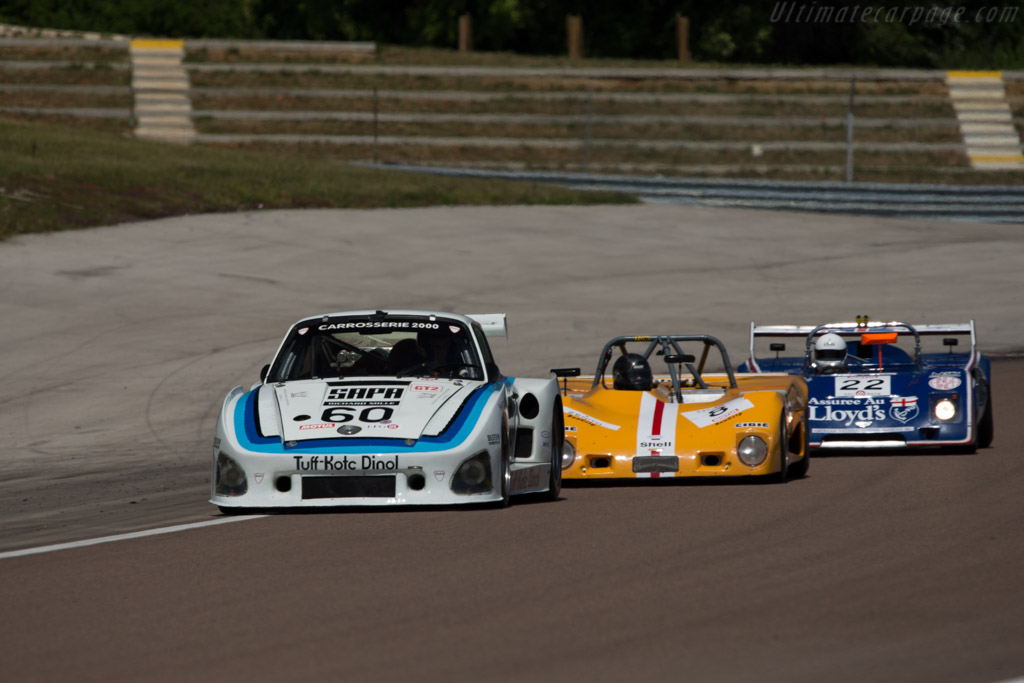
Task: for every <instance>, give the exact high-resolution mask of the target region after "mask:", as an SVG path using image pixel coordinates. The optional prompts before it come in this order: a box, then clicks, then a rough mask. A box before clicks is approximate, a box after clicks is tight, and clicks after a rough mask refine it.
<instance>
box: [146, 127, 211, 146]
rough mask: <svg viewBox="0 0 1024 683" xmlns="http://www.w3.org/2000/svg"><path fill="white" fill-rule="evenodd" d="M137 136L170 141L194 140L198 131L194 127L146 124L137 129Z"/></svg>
mask: <svg viewBox="0 0 1024 683" xmlns="http://www.w3.org/2000/svg"><path fill="white" fill-rule="evenodd" d="M135 137H137V138H148V139H151V140H167V141H170V142H193V141H194V140H195V138H196V132H195V131H194V130H192V129H186V128H175V127H170V126H145V127H139V128H136V129H135Z"/></svg>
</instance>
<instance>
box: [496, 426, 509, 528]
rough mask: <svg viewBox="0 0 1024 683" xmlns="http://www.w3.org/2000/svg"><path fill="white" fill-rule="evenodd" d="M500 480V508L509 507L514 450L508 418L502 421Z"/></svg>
mask: <svg viewBox="0 0 1024 683" xmlns="http://www.w3.org/2000/svg"><path fill="white" fill-rule="evenodd" d="M498 479H499V482H498V485H499V487H500V491H501V500H500V501H498V507H503V508H504V507H508V504H509V501H510V500H511V499H512V448H511V446H510V445H509V433H508V417H505V418H503V419H502V421H501V471H500V473H499V474H498Z"/></svg>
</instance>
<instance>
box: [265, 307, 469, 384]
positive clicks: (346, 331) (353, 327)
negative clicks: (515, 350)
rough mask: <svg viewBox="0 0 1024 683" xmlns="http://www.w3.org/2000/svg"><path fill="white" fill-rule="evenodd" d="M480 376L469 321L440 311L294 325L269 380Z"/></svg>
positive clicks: (327, 319)
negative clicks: (458, 319)
mask: <svg viewBox="0 0 1024 683" xmlns="http://www.w3.org/2000/svg"><path fill="white" fill-rule="evenodd" d="M380 376H385V377H446V378H462V379H472V380H482V379H483V378H484V374H483V368H482V367H481V365H480V361H479V359H478V357H477V353H476V349H475V347H474V345H473V341H472V336H471V333H470V330H469V329H468V326H467V325H464V324H463V323H461V322H459V321H456V320H448V319H444V318H439V317H437V316H422V317H413V316H384V315H375V316H368V317H351V316H344V317H342V316H336V317H326V316H325V317H324V318H321V319H320V320H315V321H310V320H305V321H303V322H301V323H299V324H297V325H295V327H293V328H292V330H291V332H289V334H288V338H287V339H286V340H285V342H284V344H283V345H282V347H281V351H280V353H278V355H277V358H275V359H274V363H273V365H272V366H271V369H270V374H269V375H268V381H270V382H285V381H290V380H300V379H320V378H325V377H331V378H334V377H342V378H344V377H380Z"/></svg>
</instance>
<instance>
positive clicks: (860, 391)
mask: <svg viewBox="0 0 1024 683" xmlns="http://www.w3.org/2000/svg"><path fill="white" fill-rule="evenodd" d="M891 379H892V378H890V377H889V376H888V375H841V376H838V377H836V389H835V395H836V396H853V397H859V396H888V395H889V394H891V393H892V391H891V389H890V386H891V384H890V383H891Z"/></svg>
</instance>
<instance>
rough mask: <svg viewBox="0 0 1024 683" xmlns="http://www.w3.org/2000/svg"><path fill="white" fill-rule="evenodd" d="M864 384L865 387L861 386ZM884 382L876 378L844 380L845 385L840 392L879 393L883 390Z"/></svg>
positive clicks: (840, 388)
mask: <svg viewBox="0 0 1024 683" xmlns="http://www.w3.org/2000/svg"><path fill="white" fill-rule="evenodd" d="M861 382H863V383H864V384H863V386H861ZM883 384H884V380H882V379H879V378H878V377H875V378H874V379H861V378H860V377H854V378H852V379H844V380H843V385H842V386H841V387H839V390H840V391H857V390H860V391H878V390H880V389H881V388H882V385H883Z"/></svg>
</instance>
